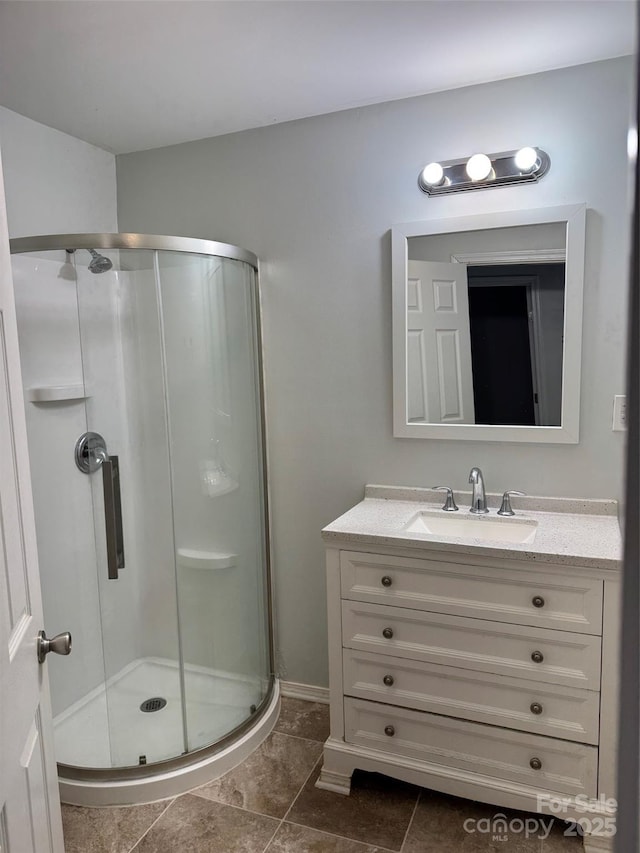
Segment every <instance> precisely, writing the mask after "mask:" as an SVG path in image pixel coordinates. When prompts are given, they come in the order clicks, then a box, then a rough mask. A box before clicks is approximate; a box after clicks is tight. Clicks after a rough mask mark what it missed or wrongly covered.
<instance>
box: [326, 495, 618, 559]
mask: <svg viewBox="0 0 640 853" xmlns="http://www.w3.org/2000/svg"><path fill="white" fill-rule="evenodd" d="M454 494H455V498H456V502H457V504H458V506H459V507H460V510H459V512H457V513H444V512H442V505H443V503H444V500H443V498H444V497H446V495H445V494H444V492H436V491H434V490H433V489H420V488H402V487H397V486H366V488H365V498H364V500H363V501H361V502H360V503H359V504H357V505H356V506H355V507H353V509H350V510H349V511H348V512H346V513H345V514H344V515H341V516H340V518H337V519H336V520H335V521H333V522H332V523H331V524H328V525H327V526H326V527H325V528H324V529H323V531H322V538H323V539H324V541H325V542H326V543H327V544H333V543H336V544H342V545H347V546H354V545H355V546H363V545H378V546H380V545H385V546H394V545H395V546H397V547H402V548H409V549H414V548H415V549H422V550H425V549H426V550H437V551H450V552H453V553H465V554H477V555H480V556H486V557H491V556H496V557H502V558H505V557H508V558H510V559H514V560H532V561H533V560H535V561H536V562H548V563H556V564H571V565H578V566H588V567H592V568H603V569H618V568H620V560H621V558H622V537H621V534H620V525H619V523H618V515H617V513H618V506H617V502H616V501H612V500H591V499H584V500H582V499H572V498H542V497H513V498H512V505H513V508H514V511H515V513H516V515H515V517H514V520H515V521H518V520H520V521H531V522H537V528H536V533H535V537H534V540H533V542H525V543H522V544H520V543H514V542H503V541H492V540H488V539H475V538H471V537H468V536H465V537H464V538H458V537H454V536H443V535H440V534H437V535H436V534H425V533H410V532H408V531H407V530H405V529H404V528H405V525H406V524H407V523H409V522H410V521H411V520H412V519H413V518H414V516H415V515H416V513H419V512H430V513H438V512H442V515H443V516H454V515H455V516H456V517H463V516H466V517H469V518H473V519H474V521H477V523H478V524H482V522H483V520H484V519H493V520H496V519H498V520H499V521H501V522H502V521H504V522H506V523H509V521H510V519H508V518H505V519H501V518H500V517H499V516H497V515H496V510H497V508H498V507H499V505H500V499H501V497H502V496H501V495H494V494H489V493H487V505H488V506H489V507H490V508H491V512H490V514H489V515H486V516H478V517H476V516H469V512H468V507H469V505H470V502H471V501H470V497H471V493H470V492H455V493H454Z"/></svg>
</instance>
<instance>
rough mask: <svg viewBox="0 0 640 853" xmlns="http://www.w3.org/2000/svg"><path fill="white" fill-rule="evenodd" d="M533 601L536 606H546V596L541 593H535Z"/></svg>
mask: <svg viewBox="0 0 640 853" xmlns="http://www.w3.org/2000/svg"><path fill="white" fill-rule="evenodd" d="M531 603H532V604H533V606H534V607H544V598H543V597H542V596H541V595H534V596H533V598H532V599H531Z"/></svg>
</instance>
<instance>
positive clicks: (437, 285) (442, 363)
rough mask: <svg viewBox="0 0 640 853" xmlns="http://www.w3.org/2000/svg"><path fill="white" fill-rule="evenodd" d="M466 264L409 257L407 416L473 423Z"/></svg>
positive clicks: (421, 420)
mask: <svg viewBox="0 0 640 853" xmlns="http://www.w3.org/2000/svg"><path fill="white" fill-rule="evenodd" d="M470 341H471V338H470V330H469V298H468V287H467V267H466V265H465V264H450V263H434V262H432V261H411V260H410V261H409V266H408V276H407V421H408V422H418V423H466V424H472V423H474V406H473V394H474V391H473V386H472V382H471V372H472V371H471V343H470Z"/></svg>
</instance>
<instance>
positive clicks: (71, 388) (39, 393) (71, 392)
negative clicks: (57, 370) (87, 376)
mask: <svg viewBox="0 0 640 853" xmlns="http://www.w3.org/2000/svg"><path fill="white" fill-rule="evenodd" d="M87 396H88V394H87V393H86V391H85V388H84V385H81V384H74V385H39V386H36V387H34V388H27V399H28V400H30V401H31V402H32V403H60V402H64V401H66V400H85V399H86V398H87Z"/></svg>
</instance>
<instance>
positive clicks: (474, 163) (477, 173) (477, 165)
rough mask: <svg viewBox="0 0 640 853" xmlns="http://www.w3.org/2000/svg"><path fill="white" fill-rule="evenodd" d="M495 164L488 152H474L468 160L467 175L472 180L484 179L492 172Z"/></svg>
mask: <svg viewBox="0 0 640 853" xmlns="http://www.w3.org/2000/svg"><path fill="white" fill-rule="evenodd" d="M492 169H493V166H492V165H491V160H490V159H489V158H488V157H487V155H486V154H474V155H473V157H469V159H468V161H467V175H469V177H470V178H471V180H472V181H484V179H485V178H488V177H489V175H490V174H491V170H492Z"/></svg>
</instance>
